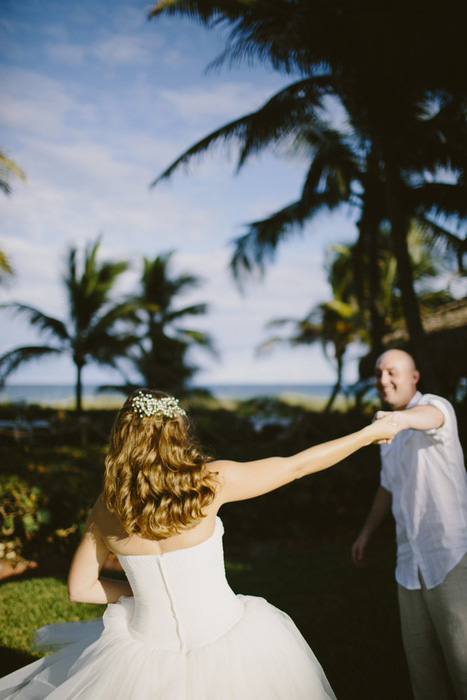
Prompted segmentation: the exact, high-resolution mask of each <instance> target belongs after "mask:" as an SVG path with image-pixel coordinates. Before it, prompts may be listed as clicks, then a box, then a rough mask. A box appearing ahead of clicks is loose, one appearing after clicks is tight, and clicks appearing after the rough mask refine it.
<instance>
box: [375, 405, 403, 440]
mask: <svg viewBox="0 0 467 700" xmlns="http://www.w3.org/2000/svg"><path fill="white" fill-rule="evenodd" d="M388 416H391V419H390V421H389V425H391V426H393V427H394V428H397V430H396V431H395V435H396V434H397V433H398V432H399V431H400V430H403V429H404V428H403V426H402V422H401V418H400V411H377V412H376V413H375V415H374V416H373V420H372V421H371V422H372V423H374V422H375V421H379V420H383V419H384V418H386V419H387V417H388ZM395 435H393V436H392V437H389V438H385V439H384V440H376V441H375V444H376V445H390V444H391V442H392V441H393V439H394V437H395Z"/></svg>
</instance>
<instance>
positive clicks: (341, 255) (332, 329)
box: [261, 226, 452, 411]
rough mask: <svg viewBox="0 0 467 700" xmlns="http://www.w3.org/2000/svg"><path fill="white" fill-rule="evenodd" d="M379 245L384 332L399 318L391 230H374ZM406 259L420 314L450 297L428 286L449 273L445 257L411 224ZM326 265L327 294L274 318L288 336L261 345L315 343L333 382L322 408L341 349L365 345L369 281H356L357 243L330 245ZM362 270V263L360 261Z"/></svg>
mask: <svg viewBox="0 0 467 700" xmlns="http://www.w3.org/2000/svg"><path fill="white" fill-rule="evenodd" d="M379 235H380V239H381V244H380V247H379V249H378V252H377V260H376V262H377V265H378V274H379V281H380V284H379V290H378V291H379V294H378V297H377V298H376V299H375V306H376V307H377V308H378V313H379V314H380V318H381V321H382V331H383V332H384V333H387V332H388V331H390V330H391V329H393V328H394V327H397V326H398V325H400V323H401V322H402V321H403V310H402V305H401V295H400V290H399V288H398V277H397V274H396V271H397V262H396V259H395V257H394V255H393V253H392V251H391V245H390V243H391V240H390V232H389V231H388V229H387V227H383V229H382V230H381V231H379ZM407 243H408V249H409V254H410V261H411V266H412V270H413V277H414V282H415V286H416V290H417V297H418V300H419V303H420V308H421V311H422V315H424V314H428V313H430V311H433V310H434V309H436V308H438V307H439V306H441V305H442V304H445V303H446V302H449V301H452V296H451V295H450V293H449V291H448V290H446V289H444V288H442V289H436V287H435V288H434V287H433V286H432V282H433V281H434V280H439V278H440V276H442V275H443V276H444V277H446V276H447V275H448V274H449V266H448V265H447V263H446V259H445V257H444V256H442V255H440V254H439V252H438V254H437V252H436V250H435V249H434V248H433V245H432V241H431V237H430V236H429V234H428V233H427V232H426V231H425V230H421V229H420V228H418V227H416V226H413V227H412V228H411V229H410V231H409V234H408V236H407ZM331 255H332V257H331V259H330V260H329V263H328V282H329V286H330V288H331V292H332V298H331V299H329V300H328V301H325V302H322V303H321V304H318V305H317V306H316V307H314V308H313V309H312V310H311V311H310V313H309V314H308V315H307V316H306V317H305V318H303V319H298V320H297V319H278V320H275V321H271V323H270V324H269V326H270V327H272V328H273V327H276V328H288V329H290V332H289V334H288V335H286V336H284V335H276V336H274V337H272V338H269V339H268V340H267V341H266V342H265V343H263V345H262V346H261V347H262V349H263V350H267V349H271V348H273V347H275V346H276V345H277V344H279V343H287V344H289V345H292V346H294V345H303V344H310V343H316V342H320V343H321V345H322V347H323V351H324V353H325V355H326V357H328V359H329V360H330V361H331V362H332V363H333V364H334V365H335V368H336V374H337V377H336V382H335V385H334V388H333V391H332V393H331V395H330V398H329V401H328V403H327V406H326V409H325V410H326V411H329V410H330V409H331V407H332V405H333V403H334V400H335V398H336V396H337V394H338V393H339V391H340V390H341V388H342V378H343V370H344V359H345V353H346V351H347V348H348V346H349V345H350V344H351V343H353V342H360V343H363V344H365V345H368V344H370V338H371V330H372V324H371V309H369V308H368V306H367V304H366V301H367V299H368V294H369V291H370V290H369V287H370V284H371V283H370V281H369V280H368V279H367V278H365V277H364V278H363V279H356V277H355V269H356V266H357V263H358V264H359V265H361V263H362V260H361V259H358V258H359V257H360V256H361V251H360V246H359V245H358V243H357V244H354V245H334V246H332V248H331ZM363 263H364V267H365V269H368V266H367V265H366V263H367V261H363Z"/></svg>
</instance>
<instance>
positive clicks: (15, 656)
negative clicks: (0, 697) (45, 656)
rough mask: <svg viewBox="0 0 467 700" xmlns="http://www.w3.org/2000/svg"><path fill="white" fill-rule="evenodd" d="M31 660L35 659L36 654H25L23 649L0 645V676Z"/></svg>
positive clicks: (29, 662)
mask: <svg viewBox="0 0 467 700" xmlns="http://www.w3.org/2000/svg"><path fill="white" fill-rule="evenodd" d="M33 661H37V657H36V656H32V655H31V654H27V653H26V652H24V651H17V650H16V649H10V648H9V647H2V646H0V677H2V676H7V675H8V674H9V673H13V671H16V670H17V669H18V668H22V667H23V666H27V665H28V664H31V663H32V662H33Z"/></svg>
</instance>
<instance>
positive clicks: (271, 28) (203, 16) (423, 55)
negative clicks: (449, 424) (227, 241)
mask: <svg viewBox="0 0 467 700" xmlns="http://www.w3.org/2000/svg"><path fill="white" fill-rule="evenodd" d="M399 10H400V12H399ZM399 10H397V11H396V10H395V8H394V7H393V6H388V7H387V8H379V9H378V10H376V9H375V7H374V3H370V2H368V1H367V0H360V2H359V3H358V4H357V6H356V5H355V4H352V5H349V6H348V8H347V6H345V5H342V3H329V2H322V1H319V0H316V1H315V2H309V0H296V1H295V2H293V3H291V2H289V0H273V2H267V3H264V2H260V1H259V0H256V1H250V2H248V1H247V2H234V3H232V2H226V1H225V0H224V1H212V0H163V1H161V2H159V3H157V5H156V6H155V8H154V9H153V11H152V12H151V13H150V16H156V15H157V14H160V13H166V14H188V15H189V16H192V17H195V18H197V19H199V20H201V21H202V22H203V23H205V24H207V25H208V26H212V25H214V24H216V25H217V24H222V23H224V24H227V25H229V26H230V27H231V32H230V36H229V38H228V41H227V48H226V50H225V52H224V53H223V55H221V57H220V58H219V59H218V60H217V62H216V63H217V64H220V63H222V62H223V61H226V60H227V59H230V60H231V62H236V61H239V60H241V59H242V58H244V59H247V60H248V61H250V62H251V61H253V60H254V59H257V60H259V61H267V62H270V63H272V65H273V66H274V68H276V69H279V70H282V71H285V72H288V73H292V72H295V73H298V74H299V75H300V79H299V80H298V81H296V82H295V83H293V84H292V85H290V86H288V87H287V88H286V89H285V90H282V91H281V92H280V93H278V94H277V95H275V96H274V97H273V98H271V99H270V100H269V101H268V102H267V103H266V104H265V105H264V106H263V107H262V108H261V109H260V110H258V111H257V112H254V113H252V114H250V115H247V116H246V117H243V118H241V119H237V120H235V121H234V122H231V123H230V124H227V125H226V126H224V127H222V128H220V129H218V130H216V131H215V132H213V133H212V134H210V135H209V136H207V137H205V138H204V139H202V140H201V141H199V142H198V143H197V144H195V145H194V146H192V147H191V148H190V149H188V150H187V151H186V152H185V153H183V154H182V155H181V156H180V157H179V158H178V159H177V160H176V161H175V162H174V163H173V164H172V165H171V166H170V167H169V168H167V170H166V171H165V172H164V173H162V175H161V176H160V177H159V178H158V179H157V180H156V181H155V183H156V182H158V181H160V180H161V179H163V178H165V177H168V176H170V175H171V173H172V172H173V171H174V170H175V169H176V168H178V167H179V166H180V165H182V164H185V163H186V162H188V160H189V159H191V158H192V157H193V156H195V155H198V154H201V153H203V152H204V151H206V150H207V149H208V148H209V147H210V146H211V145H213V144H215V143H217V142H224V143H225V142H227V143H228V142H230V141H236V142H237V143H238V145H239V151H240V154H239V162H238V166H239V168H241V167H242V166H243V165H244V164H245V162H246V161H247V159H248V158H249V157H250V156H251V155H252V154H257V153H258V152H260V151H261V150H263V149H265V148H270V147H273V148H275V149H276V150H277V148H278V146H284V147H285V146H288V147H289V148H290V147H292V148H294V149H295V150H297V148H300V149H301V151H302V152H304V153H305V155H306V158H307V159H308V161H309V164H310V165H309V167H308V172H307V174H306V176H305V182H304V186H303V190H302V193H301V196H300V198H299V199H298V200H297V201H296V202H294V203H292V204H291V205H289V206H287V207H285V208H283V209H282V210H280V211H278V212H276V213H274V214H272V215H271V216H270V217H268V218H267V219H264V220H263V221H259V222H254V223H253V224H251V225H250V226H249V227H248V230H247V233H246V234H245V235H244V236H242V237H241V238H239V239H237V242H236V249H235V252H234V256H233V260H232V265H233V267H234V270H236V271H237V273H238V271H239V270H240V269H241V268H243V269H246V270H249V269H251V268H252V267H254V266H255V265H260V266H261V265H263V264H264V263H265V262H267V261H268V259H270V258H271V256H272V254H273V253H274V250H275V249H276V247H277V245H278V243H279V242H280V241H281V240H283V239H285V238H286V237H287V236H288V235H289V234H290V233H291V232H293V230H294V229H295V230H296V229H297V228H298V227H303V226H304V224H305V223H306V222H307V221H308V220H310V219H311V218H312V217H313V216H314V214H315V213H316V212H317V211H319V210H320V209H321V208H323V207H326V208H328V209H330V210H332V209H335V208H336V207H337V206H338V205H339V203H341V202H349V203H350V204H351V205H355V206H357V207H358V208H359V209H360V222H359V238H360V245H361V247H362V248H364V249H366V250H367V251H369V252H371V253H372V254H371V257H370V262H369V264H370V267H371V270H372V273H373V274H372V278H371V279H372V287H373V291H376V289H377V286H378V277H377V267H376V265H375V259H376V258H375V256H376V251H377V247H378V241H377V231H378V229H379V227H380V224H381V223H382V222H383V221H385V220H386V221H389V222H390V227H391V237H392V239H393V246H394V252H395V254H396V258H397V268H398V277H399V287H400V290H401V296H402V304H403V309H404V316H405V319H406V323H407V327H408V330H409V333H410V336H411V339H412V343H413V351H414V354H415V355H416V356H417V359H418V361H419V365H421V368H422V371H423V373H424V374H425V376H427V375H428V374H429V368H428V367H427V366H426V357H425V354H424V352H423V350H424V342H423V341H424V336H423V327H422V325H421V319H420V310H419V306H418V301H417V297H416V294H415V290H414V281H413V274H412V269H411V266H410V256H409V253H408V249H407V234H408V231H409V228H410V222H411V220H412V219H413V218H414V217H418V218H419V219H420V220H423V221H424V222H425V223H426V225H429V226H431V227H432V229H433V231H434V232H435V233H436V235H438V236H443V237H444V238H445V239H446V240H447V241H448V242H449V243H450V244H452V245H453V247H454V248H456V249H457V250H458V251H460V253H462V252H465V242H463V241H462V240H461V239H460V238H459V237H458V236H456V235H455V234H454V233H453V232H452V231H451V230H449V228H447V227H445V226H443V225H442V224H443V219H442V218H440V216H447V217H449V216H455V217H457V218H458V220H462V219H463V220H465V219H466V218H467V204H466V202H467V197H466V194H467V185H466V182H467V180H466V176H465V172H466V154H467V130H466V104H467V99H466V90H465V81H464V79H463V76H462V72H461V71H460V64H461V61H460V58H459V54H458V52H457V49H456V50H454V49H453V42H454V44H455V43H456V42H455V37H458V38H459V40H461V36H460V30H459V26H461V25H462V22H460V17H456V13H452V14H451V15H450V16H449V19H448V20H447V21H445V20H446V18H445V17H444V14H443V17H441V18H440V17H439V16H438V14H433V13H430V12H426V13H424V15H423V18H422V17H420V14H419V13H414V12H413V11H412V10H410V8H409V7H408V6H404V7H402V8H399ZM428 37H433V42H432V45H433V47H434V49H433V51H430V52H429V56H427V51H426V43H427V40H428ZM461 43H462V49H461V52H465V42H463V41H462V40H461ZM382 85H383V86H382ZM329 96H332V97H333V98H334V100H337V101H339V103H340V104H341V106H342V107H343V108H344V109H345V112H346V115H347V123H346V124H345V125H344V127H343V128H341V129H336V128H333V125H332V120H331V119H330V118H329ZM326 114H327V115H328V118H325V117H323V115H326ZM443 170H444V172H446V171H450V173H451V180H449V179H448V180H446V181H444V182H440V181H437V178H438V180H439V173H440V172H442V171H443ZM155 183H154V184H155ZM373 297H374V295H373ZM372 323H373V331H372V335H373V344H374V346H375V347H378V345H380V344H381V338H382V323H381V317H380V314H379V312H378V310H377V308H373V309H372Z"/></svg>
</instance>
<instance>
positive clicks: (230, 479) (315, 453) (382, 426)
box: [211, 414, 401, 504]
mask: <svg viewBox="0 0 467 700" xmlns="http://www.w3.org/2000/svg"><path fill="white" fill-rule="evenodd" d="M399 430H401V426H400V424H399V421H398V419H397V417H396V416H394V415H393V414H390V415H388V416H385V417H384V418H381V420H378V421H375V422H374V423H372V424H370V425H367V426H366V427H365V428H363V429H362V430H358V431H357V432H355V433H351V434H350V435H345V436H344V437H341V438H338V439H337V440H330V441H329V442H324V443H323V444H321V445H315V446H314V447H310V448H308V449H307V450H303V451H302V452H299V453H297V454H295V455H292V456H291V457H270V458H268V459H259V460H256V461H253V462H243V463H240V462H230V461H219V462H214V463H213V464H212V466H211V468H212V470H213V471H217V472H218V473H219V478H220V483H221V488H220V491H219V495H218V503H220V504H222V503H226V502H229V501H240V500H243V499H246V498H254V497H255V496H260V495H261V494H263V493H267V492H269V491H273V490H274V489H277V488H279V487H280V486H283V485H284V484H288V483H289V482H291V481H293V480H294V479H300V478H301V477H303V476H306V475H307V474H313V473H314V472H318V471H322V470H323V469H328V467H332V466H333V465H334V464H336V463H337V462H340V461H341V460H342V459H344V458H345V457H348V456H349V455H351V454H352V453H353V452H356V451H357V450H359V449H360V448H361V447H365V446H367V445H371V444H372V443H374V442H378V441H381V440H384V441H388V442H390V441H391V440H392V438H393V437H394V436H395V435H396V434H397V433H398V432H399Z"/></svg>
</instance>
